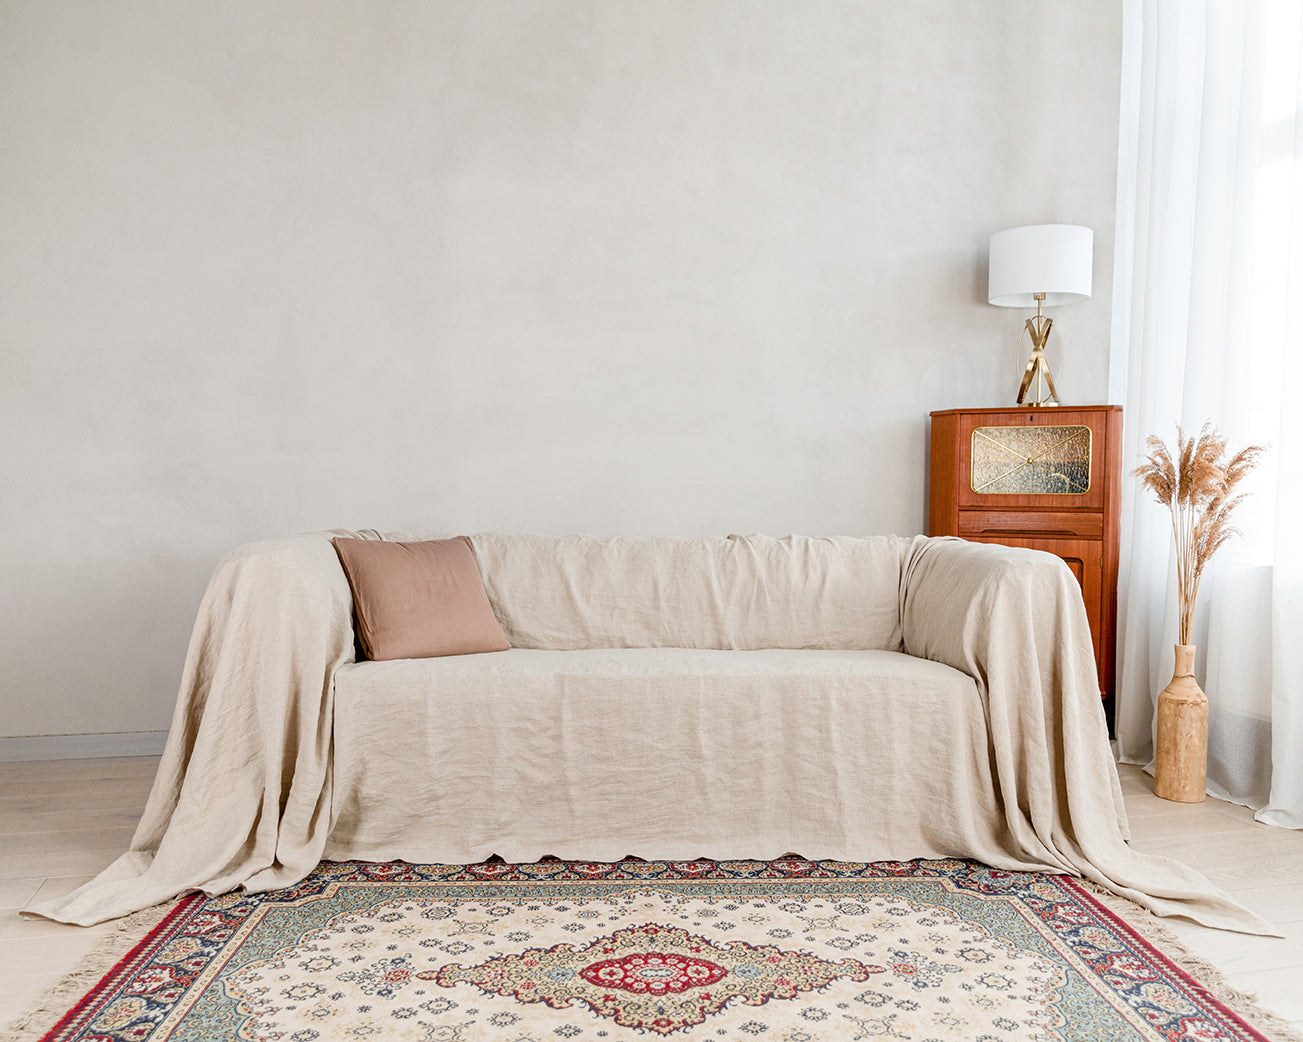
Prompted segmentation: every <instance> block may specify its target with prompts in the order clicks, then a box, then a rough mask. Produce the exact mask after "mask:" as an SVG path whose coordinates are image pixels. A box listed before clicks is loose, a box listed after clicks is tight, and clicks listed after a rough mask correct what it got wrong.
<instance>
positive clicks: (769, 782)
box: [26, 532, 1271, 933]
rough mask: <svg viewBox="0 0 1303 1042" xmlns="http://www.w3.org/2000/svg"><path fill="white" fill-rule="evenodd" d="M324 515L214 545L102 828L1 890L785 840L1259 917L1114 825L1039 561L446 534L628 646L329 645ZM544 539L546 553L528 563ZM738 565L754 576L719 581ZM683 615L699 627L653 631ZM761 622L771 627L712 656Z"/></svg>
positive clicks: (149, 899)
mask: <svg viewBox="0 0 1303 1042" xmlns="http://www.w3.org/2000/svg"><path fill="white" fill-rule="evenodd" d="M344 534H352V535H354V536H358V537H364V538H370V537H375V538H380V537H379V536H378V535H377V534H376V533H338V532H337V533H326V534H320V535H309V536H300V537H296V538H292V539H284V540H277V541H273V542H269V543H262V544H255V545H253V546H250V547H244V548H241V549H239V550H237V551H234V552H233V553H231V554H230V555H228V556H227V557H226V558H225V559H224V560H223V561H222V562H221V563H220V564H219V565H218V568H217V571H216V573H215V574H214V577H213V579H212V582H211V583H210V586H209V589H208V592H207V594H206V595H205V598H204V601H203V604H202V605H201V608H200V613H199V619H198V621H197V622H196V626H195V631H194V636H193V638H192V641H191V645H190V652H189V655H188V660H187V665H186V671H185V677H184V681H183V684H182V688H181V692H180V695H179V698H178V703H177V710H176V715H175V717H174V719H173V727H172V731H171V733H170V735H169V738H168V743H167V747H166V749H165V752H164V755H163V758H162V761H161V764H160V767H159V772H158V775H157V777H156V779H155V782H154V787H153V790H152V792H151V794H150V798H149V801H148V804H147V806H146V809H145V814H144V817H143V818H142V820H141V823H140V826H139V828H138V829H137V832H136V835H135V837H134V839H133V841H132V844H131V849H130V850H129V851H128V852H127V853H126V854H124V855H123V856H122V857H121V858H119V859H118V860H117V861H116V862H114V864H113V865H111V866H110V867H109V868H108V869H107V870H105V872H104V873H102V874H101V875H100V876H99V877H97V878H96V879H95V880H92V881H91V882H89V883H87V884H86V885H85V886H83V887H81V888H80V889H79V890H76V891H74V892H73V893H71V894H69V895H68V896H66V897H62V898H58V899H56V900H53V901H49V902H45V903H42V904H39V905H36V906H33V907H31V908H29V909H27V910H26V911H27V912H28V913H29V914H37V915H44V916H47V917H49V918H53V919H58V920H61V921H64V922H74V923H84V924H88V923H93V922H97V921H101V920H104V919H108V918H112V917H115V916H119V915H123V914H126V913H128V912H130V911H133V910H135V909H138V908H142V907H145V906H147V905H150V904H153V903H156V902H159V901H162V900H166V899H167V898H170V897H172V896H174V895H176V894H178V893H181V892H184V891H187V890H202V891H204V892H206V893H210V894H214V893H223V892H227V891H230V890H233V889H236V888H242V889H244V890H246V891H250V892H258V891H263V890H270V889H276V888H280V887H285V886H289V885H291V884H293V883H295V882H297V881H298V880H299V879H301V878H303V877H304V875H306V874H307V872H308V871H310V870H311V868H312V867H313V866H314V865H315V864H316V863H317V861H318V860H319V859H321V858H322V857H330V858H335V859H346V858H352V857H360V858H373V857H384V858H396V859H403V860H411V861H418V862H419V861H437V862H451V863H459V862H464V861H465V860H468V859H474V858H478V857H482V856H485V855H486V854H487V853H488V852H494V853H501V854H503V855H505V856H512V857H522V858H528V859H532V858H535V857H537V856H539V855H540V854H543V853H556V854H558V855H559V856H566V857H571V858H575V859H579V860H600V859H603V858H606V859H609V858H612V857H622V856H624V855H636V856H640V857H644V858H647V859H649V860H660V859H665V858H679V857H682V856H690V857H707V858H712V857H714V858H735V857H768V856H773V855H776V854H780V853H786V852H787V851H791V850H794V851H796V852H798V853H800V854H803V855H805V856H809V857H815V858H828V859H836V860H844V861H866V860H879V859H883V860H905V859H909V858H913V857H920V856H939V855H947V856H956V857H974V858H978V859H981V860H983V861H985V862H987V863H988V864H990V865H992V866H994V867H997V868H1006V869H1036V870H1047V871H1055V872H1068V873H1074V874H1079V875H1082V876H1084V877H1085V878H1087V879H1089V880H1092V881H1093V882H1096V883H1099V884H1100V885H1102V886H1105V887H1108V888H1109V889H1111V890H1113V891H1114V892H1116V893H1118V894H1121V895H1124V896H1127V897H1130V898H1132V899H1134V900H1136V901H1138V902H1140V903H1141V904H1143V905H1145V906H1146V907H1148V908H1151V909H1153V910H1154V911H1156V912H1158V913H1160V914H1166V915H1184V916H1188V917H1190V918H1192V919H1195V920H1197V921H1199V922H1202V923H1205V924H1207V925H1210V926H1217V927H1223V928H1227V929H1236V930H1245V931H1251V932H1259V933H1270V932H1271V927H1270V926H1269V925H1268V924H1267V923H1265V922H1264V921H1263V920H1262V919H1260V918H1259V917H1257V916H1255V915H1253V914H1252V913H1251V912H1249V911H1248V910H1246V909H1244V908H1242V907H1241V906H1239V905H1237V904H1236V903H1235V902H1234V901H1233V900H1232V899H1231V898H1229V897H1228V896H1227V895H1225V894H1224V893H1222V892H1221V891H1219V890H1218V889H1216V888H1215V887H1214V886H1212V884H1210V883H1209V882H1208V881H1207V880H1206V879H1205V878H1203V877H1202V876H1200V875H1199V874H1198V873H1197V872H1195V871H1194V870H1192V869H1190V868H1188V867H1187V866H1185V865H1182V864H1180V863H1179V862H1176V861H1173V860H1171V859H1168V858H1162V857H1155V856H1152V855H1144V854H1140V853H1138V852H1136V851H1133V850H1131V849H1130V847H1128V846H1127V844H1126V842H1125V840H1126V836H1127V826H1126V818H1125V812H1124V808H1123V802H1122V795H1121V791H1120V787H1119V784H1118V779H1117V774H1116V771H1115V770H1114V766H1113V760H1112V756H1111V753H1110V750H1109V746H1108V741H1107V732H1106V727H1105V720H1104V714H1103V710H1102V707H1101V704H1100V700H1099V693H1098V687H1097V678H1096V669H1095V661H1094V654H1093V651H1092V644H1091V635H1090V628H1089V624H1088V622H1087V619H1086V612H1085V607H1084V605H1083V604H1082V600H1081V594H1080V590H1079V589H1078V587H1077V585H1076V582H1075V580H1074V579H1073V577H1072V574H1071V572H1069V570H1068V568H1067V566H1066V565H1065V564H1064V563H1063V562H1062V561H1060V560H1059V559H1058V558H1056V557H1053V556H1052V555H1049V554H1045V553H1040V552H1038V551H1033V550H1022V549H1015V548H1009V547H999V546H983V545H978V544H973V543H966V542H963V541H962V540H958V539H928V538H926V537H922V536H919V537H915V538H913V539H898V538H895V537H891V536H883V537H876V538H868V539H832V540H811V539H800V538H797V537H792V538H789V539H787V540H772V539H766V538H764V537H760V536H755V537H748V538H746V539H741V538H738V539H697V540H606V541H603V540H592V539H587V538H585V537H571V538H568V539H561V540H550V539H547V538H543V537H512V536H492V535H490V536H477V537H474V544H475V549H476V556H477V558H478V559H479V561H480V566H481V568H482V569H483V570H484V578H485V586H486V589H488V590H489V591H490V595H491V597H494V596H496V597H497V601H495V605H494V606H495V610H497V608H498V606H499V604H500V605H501V610H502V611H503V614H504V616H505V617H506V620H507V621H508V623H509V626H508V628H509V631H514V632H515V633H516V634H517V636H518V637H519V635H520V634H522V633H526V632H531V630H530V627H532V626H539V627H543V626H550V627H556V628H557V629H556V635H555V636H553V637H547V638H546V639H547V640H548V641H555V642H556V643H560V644H567V643H568V642H570V641H571V638H573V637H574V635H575V634H576V633H584V632H589V633H590V634H591V633H598V635H600V636H602V637H603V639H605V638H607V637H612V638H614V637H616V636H619V634H615V633H606V632H599V631H598V630H587V629H586V628H587V627H598V628H599V629H600V627H601V626H602V625H603V623H602V622H601V615H602V613H603V612H605V613H607V614H611V615H613V616H614V615H615V614H616V613H617V607H618V606H616V605H615V604H613V603H610V604H606V605H605V607H604V608H601V609H600V610H598V611H596V612H595V611H594V608H593V605H594V604H599V605H600V604H601V602H602V599H603V597H605V596H606V593H607V592H609V591H614V590H617V589H619V588H621V587H622V586H623V587H624V588H625V589H627V590H628V602H629V604H630V605H631V606H632V608H631V611H632V616H631V617H630V618H629V619H628V620H626V621H625V622H624V623H622V624H621V625H622V626H623V625H627V626H628V627H629V630H628V632H629V633H631V634H633V639H635V640H636V641H637V642H639V643H643V644H652V645H653V646H651V647H641V648H628V647H578V648H570V647H562V648H516V649H513V650H510V651H504V652H498V653H492V654H483V655H467V656H458V657H450V658H436V659H425V660H420V661H394V662H379V663H357V662H355V661H354V657H353V650H354V636H353V629H352V624H351V608H352V602H351V597H350V594H349V587H348V583H347V581H346V579H345V576H344V573H343V570H342V569H341V567H340V565H339V562H338V559H337V558H336V555H335V553H334V550H333V548H332V546H331V543H330V536H331V535H344ZM389 538H398V539H401V540H410V539H411V538H413V537H410V536H403V535H397V536H391V537H389ZM417 538H419V537H417ZM549 552H550V553H551V554H552V555H553V559H554V560H555V561H560V562H563V563H565V567H563V568H561V569H560V570H557V569H551V571H550V574H549V568H548V567H541V566H540V565H539V564H538V563H537V561H536V559H535V558H536V556H537V555H539V554H546V553H549ZM567 562H568V563H567ZM739 574H740V575H742V576H743V577H745V580H746V582H747V583H755V584H758V585H760V586H761V587H763V588H764V589H765V590H766V591H767V593H765V594H764V595H763V596H760V595H758V596H757V597H755V598H753V599H750V600H747V599H746V598H745V597H743V595H744V594H745V593H746V591H745V590H744V589H741V588H740V587H739V588H736V589H734V588H733V586H732V585H731V584H733V583H735V582H736V581H737V576H738V575H739ZM730 590H733V592H729V591H730ZM495 591H496V593H495ZM721 591H723V593H722V594H721ZM857 591H858V592H857ZM780 594H781V595H782V597H780V596H779V595H780ZM735 597H743V601H744V603H745V605H746V607H745V608H744V609H742V610H739V608H738V607H737V604H736V603H735ZM784 598H786V599H784ZM780 602H781V603H780ZM791 602H795V605H796V608H797V609H798V610H796V611H793V610H792V603H791ZM821 605H822V606H823V607H821ZM884 606H889V608H888V610H889V614H890V616H891V619H890V621H889V624H888V620H887V619H886V618H885V617H884V616H883V609H884ZM891 606H894V607H891ZM825 609H826V610H827V611H828V612H830V613H831V614H830V615H829V616H828V617H827V622H828V626H829V632H830V633H832V634H833V635H834V637H835V640H836V641H837V643H838V644H839V645H840V646H838V647H831V648H830V647H824V648H817V649H809V648H805V647H804V645H805V644H807V643H809V642H810V641H811V639H812V635H811V631H810V629H809V627H808V624H807V620H806V619H805V618H803V617H802V616H803V615H804V614H805V612H807V611H808V612H810V613H812V614H814V615H815V616H818V614H819V612H820V611H821V610H825ZM752 612H754V613H756V614H757V616H763V617H756V618H751V617H750V613H752ZM855 618H859V619H861V620H862V623H863V625H862V628H861V629H859V630H858V632H857V631H856V629H855V626H853V625H843V624H844V623H848V622H849V620H852V619H855ZM838 619H841V620H842V623H843V624H839V623H838V622H837V620H838ZM531 620H532V621H531ZM784 620H786V621H784ZM639 626H642V627H643V628H642V629H641V631H640V630H639V629H638V627H639ZM535 632H540V633H542V632H544V631H542V630H539V631H535ZM547 632H551V631H547ZM692 634H698V635H703V636H701V639H700V640H699V641H698V643H699V644H701V645H704V646H699V647H686V648H685V647H668V646H655V645H656V644H657V643H658V642H660V641H662V640H673V641H675V642H680V641H682V639H683V638H685V637H687V636H690V635H692ZM761 637H763V639H764V641H766V642H772V644H773V646H772V647H766V648H751V649H750V650H729V649H730V648H733V647H734V646H735V645H750V644H752V643H755V642H756V641H758V640H760V639H761ZM540 639H542V638H540ZM575 642H577V643H584V641H575Z"/></svg>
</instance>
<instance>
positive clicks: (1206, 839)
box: [0, 757, 1303, 1029]
mask: <svg viewBox="0 0 1303 1042" xmlns="http://www.w3.org/2000/svg"><path fill="white" fill-rule="evenodd" d="M156 763H157V760H156V759H155V758H153V757H135V758H129V759H128V758H124V759H110V760H57V761H35V762H25V763H0V1025H4V1024H6V1023H8V1022H9V1021H10V1020H11V1019H13V1018H14V1017H16V1016H17V1015H19V1014H20V1013H22V1012H23V1011H24V1010H25V1009H27V1008H28V1007H29V1006H30V1004H31V1003H32V1000H33V999H35V998H36V996H37V995H38V994H39V993H40V992H41V991H42V990H44V989H45V988H46V987H47V986H49V985H50V984H52V983H54V982H55V981H56V980H58V978H59V977H60V976H61V975H62V974H63V973H65V972H66V971H67V970H69V969H70V968H71V967H72V966H73V965H74V964H75V963H76V962H77V960H78V959H80V958H81V956H82V955H83V954H84V953H85V952H86V951H87V950H88V949H89V948H90V947H91V946H92V945H94V944H95V942H96V941H98V940H99V939H100V938H101V937H102V936H104V934H105V933H106V932H107V931H108V928H107V927H103V926H100V927H90V928H87V929H82V928H79V927H73V926H60V925H58V924H56V923H50V922H44V921H29V920H26V919H20V918H19V916H18V909H19V908H20V907H21V906H22V905H24V904H26V903H27V902H28V901H30V900H31V899H32V898H34V897H46V896H51V895H56V894H61V893H65V892H67V891H68V890H71V889H72V888H73V887H75V886H77V885H79V884H80V883H82V882H84V881H85V880H86V879H89V878H90V877H91V876H92V875H93V874H94V873H96V872H98V871H99V870H100V869H102V868H103V867H104V866H105V865H107V864H108V863H109V862H110V861H112V860H113V859H114V858H115V857H116V856H117V855H118V854H120V853H121V852H122V851H123V850H125V849H126V846H127V844H128V842H129V841H130V839H131V833H132V830H133V827H134V825H135V822H136V819H137V818H138V817H139V815H140V811H141V808H142V807H143V806H144V802H145V796H146V794H147V793H148V791H149V783H150V779H151V778H152V777H153V774H154V767H155V764H156ZM1121 774H1122V787H1123V790H1124V792H1125V793H1126V799H1127V809H1128V811H1129V812H1130V816H1131V823H1132V830H1133V832H1134V839H1133V844H1134V845H1135V846H1136V847H1138V848H1140V849H1142V850H1146V851H1151V852H1154V853H1163V854H1170V855H1172V856H1174V857H1178V858H1181V859H1182V860H1184V861H1185V862H1187V863H1188V864H1191V865H1194V866H1195V867H1196V868H1199V869H1200V870H1202V871H1203V872H1205V873H1206V874H1207V875H1208V876H1209V877H1211V878H1212V880H1213V881H1214V882H1216V883H1218V884H1219V885H1220V886H1222V887H1224V888H1225V889H1227V890H1229V891H1230V892H1231V893H1233V894H1235V895H1236V897H1238V898H1239V899H1240V900H1241V901H1243V902H1244V903H1245V904H1247V905H1248V906H1249V907H1251V908H1253V909H1254V910H1255V911H1257V912H1259V913H1260V914H1261V915H1263V916H1265V917H1266V918H1267V919H1269V920H1271V921H1272V922H1274V923H1276V924H1277V925H1278V926H1279V927H1280V928H1281V930H1282V932H1284V933H1285V934H1286V937H1285V939H1284V940H1275V939H1267V938H1259V937H1246V936H1242V935H1240V934H1232V933H1224V932H1221V931H1217V930H1206V929H1204V928H1202V927H1199V926H1194V925H1192V924H1189V923H1184V922H1179V921H1175V920H1168V925H1169V926H1170V927H1171V928H1172V929H1173V930H1174V931H1175V932H1176V933H1177V934H1178V935H1179V936H1180V937H1181V939H1182V940H1183V941H1184V942H1185V943H1186V945H1187V946H1188V947H1190V948H1191V949H1193V950H1194V951H1196V952H1198V953H1199V954H1200V955H1203V956H1204V957H1205V958H1207V959H1209V960H1211V961H1212V962H1213V963H1215V964H1216V965H1217V966H1218V967H1219V968H1220V969H1221V970H1222V972H1223V973H1224V974H1226V976H1227V978H1228V979H1229V980H1230V982H1231V983H1232V984H1235V985H1236V986H1238V987H1240V988H1241V989H1244V990H1247V991H1254V992H1257V993H1258V995H1259V998H1260V1000H1261V1002H1262V1004H1263V1005H1264V1006H1266V1007H1267V1008H1269V1009H1272V1010H1274V1011H1275V1012H1277V1013H1279V1014H1280V1015H1281V1016H1283V1017H1285V1018H1286V1019H1287V1020H1290V1021H1292V1022H1294V1025H1295V1027H1297V1028H1299V1029H1303V832H1294V831H1287V830H1283V829H1274V828H1270V827H1268V826H1266V825H1259V824H1258V823H1256V822H1255V821H1254V820H1253V817H1252V815H1251V814H1250V813H1249V811H1247V810H1245V809H1244V808H1242V807H1235V806H1232V805H1231V804H1228V803H1221V802H1219V801H1217V800H1212V799H1210V800H1208V801H1207V802H1205V803H1201V804H1194V805H1191V806H1184V805H1179V804H1173V803H1167V802H1166V801H1163V800H1160V799H1158V798H1157V797H1155V796H1154V795H1153V788H1152V784H1151V780H1150V779H1149V778H1148V777H1147V776H1146V775H1144V774H1143V773H1141V772H1140V771H1139V770H1138V769H1136V768H1134V767H1123V768H1121Z"/></svg>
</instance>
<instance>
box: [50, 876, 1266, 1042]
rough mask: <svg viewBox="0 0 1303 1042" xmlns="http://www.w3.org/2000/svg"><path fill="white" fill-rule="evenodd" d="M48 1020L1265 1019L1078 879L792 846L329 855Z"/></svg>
mask: <svg viewBox="0 0 1303 1042" xmlns="http://www.w3.org/2000/svg"><path fill="white" fill-rule="evenodd" d="M48 1037H49V1038H50V1039H53V1040H59V1042H72V1040H78V1042H125V1040H131V1042H145V1040H164V1039H167V1040H178V1042H179V1040H183V1039H205V1040H206V1039H215V1038H230V1039H242V1040H247V1042H272V1040H275V1042H316V1040H319V1039H320V1040H327V1039H331V1040H333V1039H343V1040H354V1039H357V1040H362V1039H375V1040H380V1039H385V1040H388V1039H395V1040H406V1039H411V1040H421V1042H488V1040H492V1042H557V1040H567V1039H576V1040H579V1042H598V1040H602V1042H617V1040H629V1039H642V1040H657V1039H667V1040H673V1042H677V1040H685V1042H686V1040H700V1039H707V1038H710V1039H717V1040H718V1039H727V1040H746V1039H757V1040H761V1042H818V1040H859V1039H879V1038H887V1039H912V1040H916V1042H938V1040H951V1039H955V1040H958V1039H963V1040H966V1042H1013V1040H1045V1042H1055V1040H1064V1042H1066V1040H1072V1042H1080V1040H1102V1039H1153V1040H1168V1042H1174V1040H1177V1039H1199V1040H1219V1039H1225V1040H1241V1039H1259V1038H1261V1037H1262V1036H1261V1035H1259V1034H1258V1033H1257V1032H1255V1031H1254V1030H1253V1029H1252V1028H1250V1027H1249V1026H1248V1025H1246V1024H1245V1023H1244V1022H1243V1021H1242V1020H1240V1019H1239V1018H1238V1017H1237V1016H1236V1015H1235V1014H1234V1013H1232V1012H1230V1011H1229V1010H1227V1009H1226V1008H1225V1007H1223V1006H1221V1005H1220V1004H1218V1003H1217V1002H1216V1001H1215V1000H1214V999H1213V998H1212V997H1211V996H1210V995H1209V994H1208V993H1207V992H1206V991H1205V990H1204V989H1203V988H1202V987H1200V986H1199V985H1198V984H1196V983H1195V982H1194V981H1192V980H1191V979H1190V978H1189V977H1188V976H1186V975H1185V974H1184V973H1182V972H1181V971H1180V970H1179V969H1178V968H1177V967H1176V966H1175V965H1173V964H1172V963H1171V962H1170V961H1169V960H1168V959H1167V958H1165V957H1164V956H1163V955H1162V954H1161V953H1159V952H1158V951H1156V950H1155V949H1154V948H1153V947H1152V946H1150V945H1149V944H1147V943H1146V942H1145V941H1144V940H1142V939H1141V938H1140V937H1139V936H1138V935H1137V934H1135V933H1134V932H1133V931H1132V930H1131V929H1130V928H1129V927H1128V926H1127V925H1126V924H1125V923H1123V922H1121V921H1120V920H1119V919H1117V918H1116V917H1115V916H1113V915H1112V914H1111V913H1110V912H1109V911H1107V910H1106V909H1105V908H1103V907H1102V906H1101V905H1100V904H1098V903H1097V902H1096V901H1095V900H1094V899H1093V898H1092V897H1091V896H1090V895H1089V894H1088V893H1086V891H1085V890H1083V889H1082V888H1081V887H1080V886H1079V885H1078V884H1076V883H1074V882H1073V881H1072V880H1070V879H1067V878H1065V877H1061V876H1051V875H1040V874H1029V873H1008V872H998V871H994V870H991V869H989V868H986V867H984V866H981V865H977V864H974V863H972V862H967V861H958V860H945V861H920V862H906V863H896V862H886V863H878V864H873V865H851V864H843V863H835V862H810V861H803V860H799V859H783V860H779V861H773V862H761V861H744V862H721V863H715V862H706V861H700V862H679V863H669V862H641V861H624V862H619V863H617V864H599V865H588V864H578V863H573V862H560V861H545V862H540V863H538V864H533V865H505V864H494V863H489V864H482V865H472V866H468V867H467V866H441V865H406V864H402V863H391V864H361V863H348V864H330V863H326V864H322V865H321V866H319V867H318V868H317V869H316V870H315V871H314V872H313V873H312V875H311V876H309V877H308V879H306V880H304V882H303V883H301V884H299V885H298V886H296V887H293V888H291V889H289V890H283V891H279V892H276V893H271V894H260V895H253V896H240V895H227V896H224V897H217V898H204V897H202V896H198V895H196V896H192V897H189V898H186V899H184V900H182V901H181V902H180V903H179V904H178V906H177V908H176V909H175V910H174V911H173V912H172V913H171V914H170V915H169V916H168V917H167V919H165V920H164V922H163V923H162V924H161V925H160V926H159V927H158V928H157V929H156V930H154V931H153V932H152V933H151V934H150V936H149V937H148V938H146V940H145V941H143V942H142V943H141V944H140V946H138V948H137V949H136V950H135V951H133V952H132V954H131V955H130V956H128V957H127V958H126V959H125V960H123V962H122V963H121V964H119V966H118V967H117V968H116V969H115V970H114V971H113V972H112V973H111V974H109V976H108V977H106V978H105V980H104V981H103V982H102V983H101V984H100V985H99V986H98V987H97V988H96V989H95V990H94V991H92V992H91V994H89V995H88V996H87V997H86V998H85V999H83V1000H82V1001H81V1002H80V1003H79V1004H78V1005H77V1006H76V1007H75V1008H74V1009H73V1010H72V1012H70V1013H69V1014H68V1015H67V1016H66V1017H65V1018H64V1020H63V1021H62V1022H61V1023H60V1025H58V1026H57V1027H56V1028H55V1030H54V1031H53V1032H52V1033H51V1034H50V1035H49V1036H48Z"/></svg>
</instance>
